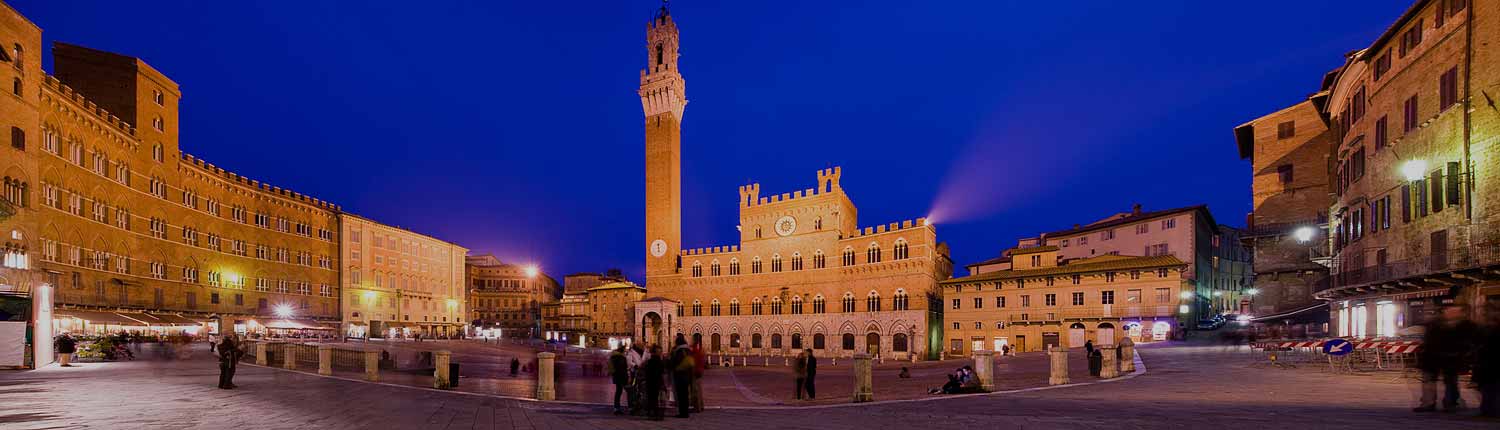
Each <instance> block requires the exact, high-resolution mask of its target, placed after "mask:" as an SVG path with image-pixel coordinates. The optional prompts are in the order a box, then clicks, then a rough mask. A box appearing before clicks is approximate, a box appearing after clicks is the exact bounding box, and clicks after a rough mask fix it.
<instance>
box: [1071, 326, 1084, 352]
mask: <svg viewBox="0 0 1500 430" xmlns="http://www.w3.org/2000/svg"><path fill="white" fill-rule="evenodd" d="M1087 340H1088V339H1087V335H1086V334H1085V333H1084V327H1083V323H1073V324H1072V325H1069V326H1068V347H1069V348H1082V347H1083V343H1084V342H1086V341H1087Z"/></svg>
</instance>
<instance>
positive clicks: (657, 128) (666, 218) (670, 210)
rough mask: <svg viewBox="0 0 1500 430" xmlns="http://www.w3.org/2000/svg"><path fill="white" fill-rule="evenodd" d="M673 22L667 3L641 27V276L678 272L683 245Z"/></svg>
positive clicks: (679, 94)
mask: <svg viewBox="0 0 1500 430" xmlns="http://www.w3.org/2000/svg"><path fill="white" fill-rule="evenodd" d="M677 46H678V37H677V24H676V23H675V22H673V21H672V13H671V11H669V10H668V8H667V4H666V2H662V6H661V9H658V10H657V11H656V14H655V16H653V17H652V18H651V23H650V24H647V26H646V57H647V58H646V64H647V68H646V69H645V70H642V71H641V89H640V91H639V94H640V96H641V110H642V111H643V112H644V113H645V117H646V243H645V245H646V277H647V285H648V288H649V285H650V277H652V276H658V275H670V274H673V273H676V272H677V269H678V266H679V263H678V254H679V252H678V251H679V250H681V249H682V109H683V107H685V106H687V98H686V95H685V93H684V89H683V86H684V84H683V80H682V74H681V73H679V72H678V70H677Z"/></svg>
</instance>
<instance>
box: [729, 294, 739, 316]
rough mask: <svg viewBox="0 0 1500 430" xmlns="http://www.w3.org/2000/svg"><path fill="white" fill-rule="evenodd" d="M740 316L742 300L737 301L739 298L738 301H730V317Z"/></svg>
mask: <svg viewBox="0 0 1500 430" xmlns="http://www.w3.org/2000/svg"><path fill="white" fill-rule="evenodd" d="M739 314H740V299H737V298H736V299H729V315H730V316H738V315H739Z"/></svg>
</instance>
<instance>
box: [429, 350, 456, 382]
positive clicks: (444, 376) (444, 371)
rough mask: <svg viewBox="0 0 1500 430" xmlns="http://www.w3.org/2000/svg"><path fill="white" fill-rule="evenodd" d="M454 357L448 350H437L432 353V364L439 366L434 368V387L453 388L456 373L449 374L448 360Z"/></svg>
mask: <svg viewBox="0 0 1500 430" xmlns="http://www.w3.org/2000/svg"><path fill="white" fill-rule="evenodd" d="M452 358H453V353H452V352H449V351H447V350H443V351H437V352H434V353H433V354H432V365H433V366H436V367H437V368H436V369H433V370H432V388H441V389H445V390H446V389H449V388H453V384H452V382H453V377H454V376H455V375H450V374H448V361H449V360H451V359H452Z"/></svg>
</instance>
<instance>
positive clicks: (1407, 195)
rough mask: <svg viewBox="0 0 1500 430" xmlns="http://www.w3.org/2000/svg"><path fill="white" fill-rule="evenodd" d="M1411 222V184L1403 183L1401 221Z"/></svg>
mask: <svg viewBox="0 0 1500 430" xmlns="http://www.w3.org/2000/svg"><path fill="white" fill-rule="evenodd" d="M1409 222H1411V184H1401V223H1403V224H1404V223H1409Z"/></svg>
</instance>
